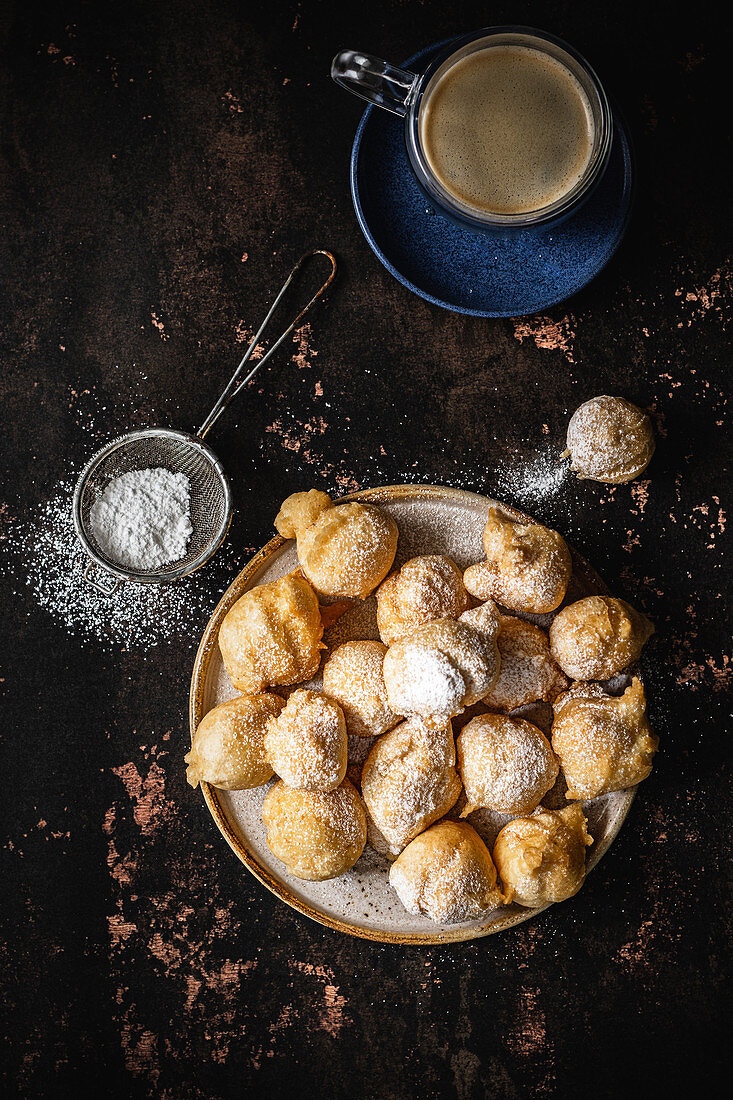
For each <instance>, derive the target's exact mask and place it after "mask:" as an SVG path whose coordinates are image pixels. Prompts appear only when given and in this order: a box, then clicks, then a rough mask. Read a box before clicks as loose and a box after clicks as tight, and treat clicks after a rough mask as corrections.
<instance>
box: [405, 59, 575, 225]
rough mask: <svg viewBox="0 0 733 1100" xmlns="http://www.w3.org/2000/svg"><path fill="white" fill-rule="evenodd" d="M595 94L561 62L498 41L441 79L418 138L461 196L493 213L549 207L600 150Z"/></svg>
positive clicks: (432, 89) (430, 92) (443, 179)
mask: <svg viewBox="0 0 733 1100" xmlns="http://www.w3.org/2000/svg"><path fill="white" fill-rule="evenodd" d="M593 136H594V131H593V114H592V109H591V105H590V102H589V100H588V96H587V95H586V93H585V91H584V90H583V88H582V87H581V85H580V82H579V81H578V80H577V78H576V77H575V76H574V75H573V73H571V72H570V70H569V69H568V68H566V66H565V65H563V64H562V62H560V61H558V60H557V59H556V58H554V57H551V56H550V55H549V54H546V53H543V52H542V51H540V50H536V49H532V48H531V47H528V46H515V45H497V46H489V47H485V48H484V49H479V50H476V51H475V52H474V53H471V54H468V56H466V57H463V58H461V59H460V60H459V61H457V62H456V63H455V64H454V65H452V66H451V67H450V68H449V69H448V71H447V72H445V73H444V74H442V75H440V74H439V75H438V76H437V77H436V78H434V79H433V83H432V86H429V87H428V89H427V92H426V95H425V100H424V102H423V106H422V110H421V113H420V142H421V145H422V147H423V150H424V153H425V156H426V158H427V161H428V163H429V165H430V168H431V170H432V172H433V174H434V175H435V177H436V178H437V179H438V180H439V181H440V183H441V184H442V185H443V187H444V188H445V189H446V191H448V192H449V193H450V194H451V195H452V196H453V197H454V198H455V199H457V200H458V201H459V202H460V203H462V204H465V205H466V206H468V207H473V208H474V209H477V210H479V211H483V212H487V213H491V214H523V213H531V212H532V211H536V210H542V209H543V208H544V207H546V206H549V205H550V204H552V203H554V202H556V201H557V200H558V199H561V198H562V197H563V195H566V194H567V193H568V191H570V190H571V189H572V188H573V187H574V185H575V184H576V183H577V182H578V181H579V180H580V178H581V177H582V175H583V173H584V171H585V169H586V167H587V165H588V162H589V160H590V157H591V153H592V150H593Z"/></svg>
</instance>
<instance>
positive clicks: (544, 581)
mask: <svg viewBox="0 0 733 1100" xmlns="http://www.w3.org/2000/svg"><path fill="white" fill-rule="evenodd" d="M484 551H485V553H486V559H487V560H486V561H484V562H479V563H478V565H471V566H469V568H468V569H467V570H466V572H465V573H464V574H463V582H464V584H465V585H466V588H467V589H468V591H469V592H470V593H471V595H472V596H476V598H477V599H479V600H488V599H490V598H491V599H494V600H496V601H497V602H498V603H500V604H502V605H503V606H504V607H508V608H509V610H510V611H529V612H532V613H534V614H536V615H544V614H546V613H547V612H549V611H554V610H555V608H557V607H559V606H560V604H561V603H562V601H563V597H564V596H565V591H566V589H567V587H568V581H569V580H570V574H571V573H572V571H573V563H572V559H571V557H570V551H569V550H568V548H567V546H566V545H565V540H564V539H563V538H562V537H561V536H560V535H559V534H558V533H557V531H553V530H551V529H550V528H549V527H542V526H541V524H539V523H528V524H523V523H516V522H515V521H514V520H511V519H509V518H508V517H506V516H504V515H502V514H501V512H499V510H498V509H497V508H491V509H489V518H488V520H487V522H486V527H485V528H484Z"/></svg>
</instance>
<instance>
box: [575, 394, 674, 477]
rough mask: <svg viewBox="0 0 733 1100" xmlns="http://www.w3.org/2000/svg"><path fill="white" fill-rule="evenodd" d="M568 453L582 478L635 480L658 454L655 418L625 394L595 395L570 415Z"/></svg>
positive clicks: (576, 471)
mask: <svg viewBox="0 0 733 1100" xmlns="http://www.w3.org/2000/svg"><path fill="white" fill-rule="evenodd" d="M565 454H566V455H570V469H571V470H574V471H575V473H576V474H577V475H578V477H579V478H590V479H591V480H593V481H603V482H607V483H608V484H609V485H621V484H623V483H624V482H627V481H633V480H634V478H636V477H638V476H639V474H642V473H643V472H644V470H645V469H646V468H647V466H648V465H649V462H650V461H651V457H652V455H653V454H654V429H653V428H652V422H651V420H650V419H649V417H648V416H647V414H646V413H645V412H642V410H641V409H638V408H637V407H636V405H632V404H631V402H630V401H626V400H625V399H624V398H623V397H609V396H608V395H607V394H604V395H603V396H601V397H593V398H591V400H590V401H586V402H584V404H582V405H581V406H580V408H578V409H576V410H575V412H574V413H573V415H572V417H571V418H570V423H569V424H568V434H567V450H566V451H565Z"/></svg>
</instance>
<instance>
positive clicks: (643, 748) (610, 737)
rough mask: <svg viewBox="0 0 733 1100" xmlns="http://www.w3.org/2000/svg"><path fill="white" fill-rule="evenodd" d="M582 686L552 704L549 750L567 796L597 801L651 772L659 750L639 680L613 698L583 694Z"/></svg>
mask: <svg viewBox="0 0 733 1100" xmlns="http://www.w3.org/2000/svg"><path fill="white" fill-rule="evenodd" d="M588 686H589V687H590V688H591V689H592V688H594V687H596V685H592V684H591V685H588ZM581 687H582V685H578V686H576V688H575V689H571V690H570V691H569V692H565V693H564V694H563V695H560V696H559V697H558V698H557V699H556V700H555V704H554V710H555V720H554V722H553V724H552V747H553V749H554V750H555V752H556V753H557V756H558V758H559V760H560V765H561V767H562V770H563V774H564V776H565V779H566V782H567V785H568V790H567V796H566V797H567V798H568V799H573V798H578V799H584V798H595V797H596V796H597V795H599V794H605V793H606V792H607V791H620V790H624V789H625V788H626V787H634V786H636V784H637V783H641V781H642V779H646V777H647V776H648V775H649V773H650V772H651V770H652V758H653V756H654V753H655V752H656V751H657V746H658V745H659V738H658V737H655V735H654V734H653V733H652V731H651V728H650V726H649V722H648V721H647V717H646V697H645V695H644V688H643V686H642V683H641V680H639V679H638V678H637V677H634V679H633V680H632V681H631V684H630V686H629V687H627V689H626V691H625V692H624V693H623V695H621V696H617V697H614V696H611V695H605V694H604V695H601V694H600V693H599V692H598V691H597V690H595V691H589V692H588V694H587V695H581V694H580V688H581ZM566 696H567V698H566Z"/></svg>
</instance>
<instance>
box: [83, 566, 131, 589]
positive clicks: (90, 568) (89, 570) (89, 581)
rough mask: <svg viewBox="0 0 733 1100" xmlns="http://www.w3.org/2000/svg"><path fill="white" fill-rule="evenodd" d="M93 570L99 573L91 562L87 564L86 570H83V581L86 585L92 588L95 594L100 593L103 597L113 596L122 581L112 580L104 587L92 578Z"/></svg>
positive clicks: (97, 568)
mask: <svg viewBox="0 0 733 1100" xmlns="http://www.w3.org/2000/svg"><path fill="white" fill-rule="evenodd" d="M95 570H97V571H99V567H98V566H97V564H96V563H95V562H93V561H90V562H87V566H86V569H85V570H84V580H85V581H86V582H87V584H90V585H91V586H92V588H96V590H97V592H101V593H102V595H103V596H114V594H115V592H116V591H117V589H118V588H119V587H120V585H121V584H122V581H121V580H113V581H110V583H109V584H107V585H105V584H103V583H102V582H101V581H98V580H97V578H96V577H95V576H94V573H95Z"/></svg>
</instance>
